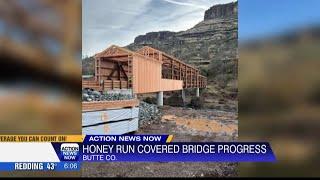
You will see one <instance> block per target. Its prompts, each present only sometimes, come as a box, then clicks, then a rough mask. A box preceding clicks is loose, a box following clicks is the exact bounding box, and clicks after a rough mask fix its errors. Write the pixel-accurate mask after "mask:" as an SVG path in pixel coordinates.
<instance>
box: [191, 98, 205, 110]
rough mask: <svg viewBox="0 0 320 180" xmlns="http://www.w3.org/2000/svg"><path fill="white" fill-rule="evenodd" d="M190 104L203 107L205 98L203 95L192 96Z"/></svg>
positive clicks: (196, 107)
mask: <svg viewBox="0 0 320 180" xmlns="http://www.w3.org/2000/svg"><path fill="white" fill-rule="evenodd" d="M188 106H189V107H192V108H195V109H201V108H203V106H204V99H203V98H201V97H192V99H191V101H190V104H189V105H188Z"/></svg>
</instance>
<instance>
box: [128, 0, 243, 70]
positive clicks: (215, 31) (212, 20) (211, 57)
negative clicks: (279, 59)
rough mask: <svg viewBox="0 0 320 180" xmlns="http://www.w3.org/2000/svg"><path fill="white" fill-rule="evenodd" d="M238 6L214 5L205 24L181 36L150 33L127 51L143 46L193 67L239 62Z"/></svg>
mask: <svg viewBox="0 0 320 180" xmlns="http://www.w3.org/2000/svg"><path fill="white" fill-rule="evenodd" d="M237 8H238V3H237V2H233V3H229V4H220V5H215V6H213V7H211V8H210V9H208V10H207V11H206V12H205V15H204V20H203V21H201V22H200V23H198V24H197V25H195V26H194V27H193V28H191V29H188V30H186V31H181V32H169V31H160V32H150V33H147V34H145V35H140V36H138V37H136V38H135V40H134V42H133V43H132V44H130V45H128V46H127V47H128V48H129V49H131V50H137V49H139V48H141V47H142V46H144V45H148V46H152V47H154V48H157V49H160V50H162V51H164V52H166V53H168V54H171V55H173V56H175V57H178V58H180V59H181V60H183V61H185V62H188V63H190V64H196V65H205V66H208V65H209V64H210V63H212V62H213V61H215V60H230V59H237V47H238V16H237V11H238V10H237Z"/></svg>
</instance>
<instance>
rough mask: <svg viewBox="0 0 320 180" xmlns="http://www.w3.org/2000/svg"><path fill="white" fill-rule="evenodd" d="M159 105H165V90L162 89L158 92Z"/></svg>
mask: <svg viewBox="0 0 320 180" xmlns="http://www.w3.org/2000/svg"><path fill="white" fill-rule="evenodd" d="M157 105H158V106H163V91H160V92H158V94H157Z"/></svg>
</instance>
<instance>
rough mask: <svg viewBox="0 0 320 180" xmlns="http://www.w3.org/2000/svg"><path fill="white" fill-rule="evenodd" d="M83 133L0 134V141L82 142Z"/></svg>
mask: <svg viewBox="0 0 320 180" xmlns="http://www.w3.org/2000/svg"><path fill="white" fill-rule="evenodd" d="M83 139H84V135H0V142H83Z"/></svg>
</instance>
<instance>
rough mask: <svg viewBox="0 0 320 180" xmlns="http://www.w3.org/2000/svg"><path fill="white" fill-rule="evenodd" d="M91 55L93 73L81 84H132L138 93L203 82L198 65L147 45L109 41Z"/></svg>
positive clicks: (98, 87) (103, 86)
mask: <svg viewBox="0 0 320 180" xmlns="http://www.w3.org/2000/svg"><path fill="white" fill-rule="evenodd" d="M94 58H95V77H94V79H91V80H83V82H82V86H83V88H93V89H96V90H99V91H104V90H107V89H131V88H132V89H133V90H134V92H135V93H137V94H139V93H151V92H159V91H174V90H181V89H185V88H204V87H206V83H207V82H206V77H204V76H202V75H200V71H199V69H197V68H195V67H193V66H191V65H188V64H186V63H184V62H182V61H181V60H179V59H177V58H175V57H173V56H170V55H168V54H166V53H164V52H162V51H159V50H157V49H154V48H151V47H148V46H145V47H143V48H141V49H139V50H138V51H137V52H133V51H130V50H128V49H125V48H122V47H118V46H115V45H113V46H111V47H109V48H108V49H106V50H104V51H102V52H100V53H98V54H96V55H95V57H94Z"/></svg>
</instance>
